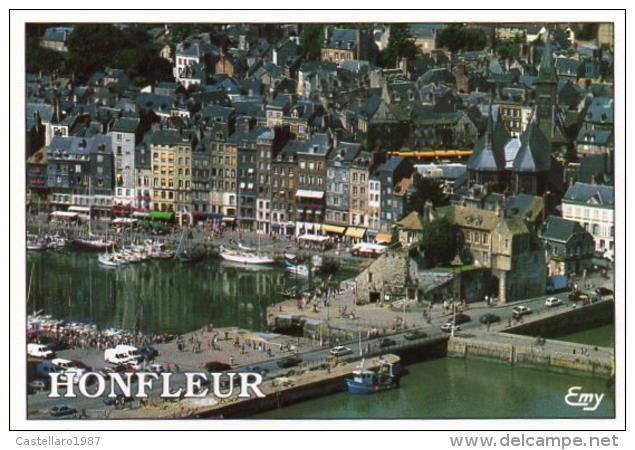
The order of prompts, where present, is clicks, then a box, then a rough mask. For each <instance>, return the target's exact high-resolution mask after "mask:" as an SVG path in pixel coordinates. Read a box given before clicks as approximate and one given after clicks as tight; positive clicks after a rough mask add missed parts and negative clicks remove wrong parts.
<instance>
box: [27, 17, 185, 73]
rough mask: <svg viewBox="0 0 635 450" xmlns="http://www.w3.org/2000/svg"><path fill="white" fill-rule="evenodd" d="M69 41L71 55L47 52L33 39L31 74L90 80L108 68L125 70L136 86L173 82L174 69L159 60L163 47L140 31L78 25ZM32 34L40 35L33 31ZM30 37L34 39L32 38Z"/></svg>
mask: <svg viewBox="0 0 635 450" xmlns="http://www.w3.org/2000/svg"><path fill="white" fill-rule="evenodd" d="M73 27H74V31H73V33H72V34H71V35H70V36H69V37H68V41H67V46H68V53H60V52H55V51H53V50H49V49H44V48H42V47H40V45H39V39H38V38H35V37H29V38H28V39H27V48H26V66H27V72H37V71H39V70H42V71H46V72H51V71H53V70H57V71H58V72H59V73H61V74H69V75H70V74H71V73H74V74H75V76H76V78H77V79H78V80H79V81H85V80H87V79H88V78H89V77H90V76H91V75H92V74H94V73H95V72H97V71H101V70H104V69H105V68H106V67H111V68H117V69H122V70H124V71H125V72H126V73H127V74H128V76H129V77H130V79H131V80H133V82H135V83H136V84H140V85H143V84H149V83H154V82H156V81H170V80H172V67H171V65H170V63H169V62H168V61H166V60H165V59H163V58H161V57H160V56H159V50H160V48H159V46H158V45H157V44H154V43H153V42H151V40H150V39H149V38H148V36H147V35H146V34H145V31H144V30H143V29H142V28H139V27H128V28H125V29H120V28H117V27H115V26H113V25H111V24H91V23H85V24H76V25H74V26H73ZM31 32H32V33H35V32H39V28H38V29H37V30H31ZM29 36H32V35H31V34H30V35H29Z"/></svg>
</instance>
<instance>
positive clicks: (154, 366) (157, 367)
mask: <svg viewBox="0 0 635 450" xmlns="http://www.w3.org/2000/svg"><path fill="white" fill-rule="evenodd" d="M150 371H151V372H154V373H163V372H165V366H164V365H163V364H152V365H150Z"/></svg>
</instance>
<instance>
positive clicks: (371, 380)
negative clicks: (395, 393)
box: [346, 363, 399, 394]
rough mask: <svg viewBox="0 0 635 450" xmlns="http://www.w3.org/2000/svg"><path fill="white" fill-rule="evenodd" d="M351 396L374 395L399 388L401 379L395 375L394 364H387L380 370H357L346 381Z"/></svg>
mask: <svg viewBox="0 0 635 450" xmlns="http://www.w3.org/2000/svg"><path fill="white" fill-rule="evenodd" d="M346 385H347V386H348V392H350V393H351V394H372V393H375V392H381V391H388V390H390V389H395V388H398V387H399V377H398V376H397V375H395V374H394V373H393V367H392V364H389V363H385V364H383V365H382V366H381V367H380V368H379V369H378V370H376V371H375V370H369V369H363V368H361V369H357V370H354V371H353V376H352V377H351V378H347V379H346Z"/></svg>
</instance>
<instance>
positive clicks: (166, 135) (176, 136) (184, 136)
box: [149, 130, 194, 146]
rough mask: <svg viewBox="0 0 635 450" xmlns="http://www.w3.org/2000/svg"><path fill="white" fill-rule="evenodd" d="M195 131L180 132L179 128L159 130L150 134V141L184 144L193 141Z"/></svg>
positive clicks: (165, 143)
mask: <svg viewBox="0 0 635 450" xmlns="http://www.w3.org/2000/svg"><path fill="white" fill-rule="evenodd" d="M193 137H194V134H193V133H180V132H179V131H177V130H158V131H155V132H153V133H151V134H150V137H149V143H150V144H154V145H167V146H171V145H182V144H189V143H191V142H192V139H193Z"/></svg>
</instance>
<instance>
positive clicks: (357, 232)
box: [346, 227, 366, 238]
mask: <svg viewBox="0 0 635 450" xmlns="http://www.w3.org/2000/svg"><path fill="white" fill-rule="evenodd" d="M365 233H366V228H354V227H349V228H348V230H346V236H350V237H353V238H363V237H364V234H365Z"/></svg>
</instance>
